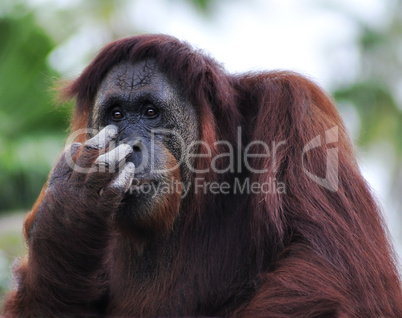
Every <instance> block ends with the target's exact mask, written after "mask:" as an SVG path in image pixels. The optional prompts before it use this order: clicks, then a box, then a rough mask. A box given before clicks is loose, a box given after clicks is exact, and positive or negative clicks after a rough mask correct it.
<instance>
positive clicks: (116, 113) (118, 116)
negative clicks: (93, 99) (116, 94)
mask: <svg viewBox="0 0 402 318" xmlns="http://www.w3.org/2000/svg"><path fill="white" fill-rule="evenodd" d="M110 114H111V117H112V119H113V120H116V121H119V120H122V119H123V118H124V114H123V111H122V110H121V108H120V107H115V108H113V109H112V111H111V113H110Z"/></svg>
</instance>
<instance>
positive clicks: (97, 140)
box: [71, 125, 118, 182]
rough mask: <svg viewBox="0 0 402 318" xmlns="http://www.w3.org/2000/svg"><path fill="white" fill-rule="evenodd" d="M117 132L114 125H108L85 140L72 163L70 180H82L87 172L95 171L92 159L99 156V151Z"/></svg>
mask: <svg viewBox="0 0 402 318" xmlns="http://www.w3.org/2000/svg"><path fill="white" fill-rule="evenodd" d="M117 133H118V129H117V127H116V126H115V125H108V126H106V127H105V128H103V129H102V130H101V131H100V132H99V133H98V134H97V135H96V136H94V137H93V138H91V139H89V140H87V141H86V142H85V144H84V147H82V149H81V152H80V154H79V155H78V159H77V160H76V164H75V165H74V168H73V170H74V171H73V173H72V175H71V178H72V180H74V181H76V182H82V181H83V180H85V177H86V175H87V174H88V173H91V172H94V171H96V169H97V168H96V167H95V168H93V167H92V166H93V163H94V161H95V160H96V158H97V157H98V156H99V153H100V152H102V151H104V149H105V148H106V147H108V146H109V145H110V143H111V142H112V141H113V140H114V139H115V138H116V136H117Z"/></svg>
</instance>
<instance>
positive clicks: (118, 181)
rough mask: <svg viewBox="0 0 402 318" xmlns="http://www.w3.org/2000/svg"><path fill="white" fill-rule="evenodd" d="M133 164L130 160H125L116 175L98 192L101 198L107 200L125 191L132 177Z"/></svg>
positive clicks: (128, 187)
mask: <svg viewBox="0 0 402 318" xmlns="http://www.w3.org/2000/svg"><path fill="white" fill-rule="evenodd" d="M134 172H135V166H134V164H133V163H132V162H127V163H126V164H125V166H124V167H123V169H122V170H121V171H120V173H119V174H118V175H117V177H116V178H115V179H114V180H113V181H112V182H111V183H110V184H108V185H107V186H106V187H104V188H103V189H102V191H101V192H100V195H101V198H102V200H103V201H105V202H109V201H110V200H112V199H113V198H115V197H116V196H117V197H118V196H122V195H123V194H124V193H126V192H127V191H128V190H129V189H130V186H131V184H132V182H133V179H134Z"/></svg>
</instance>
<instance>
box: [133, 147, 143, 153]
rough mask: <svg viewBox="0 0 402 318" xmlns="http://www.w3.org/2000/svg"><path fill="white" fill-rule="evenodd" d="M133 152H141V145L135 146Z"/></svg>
mask: <svg viewBox="0 0 402 318" xmlns="http://www.w3.org/2000/svg"><path fill="white" fill-rule="evenodd" d="M133 150H134V152H141V150H142V149H141V147H140V146H139V145H134V146H133Z"/></svg>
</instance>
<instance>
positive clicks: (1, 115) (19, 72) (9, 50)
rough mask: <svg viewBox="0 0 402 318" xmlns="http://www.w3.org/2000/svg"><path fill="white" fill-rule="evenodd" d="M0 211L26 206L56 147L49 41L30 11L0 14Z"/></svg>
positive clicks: (57, 119)
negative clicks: (2, 15) (26, 12)
mask: <svg viewBox="0 0 402 318" xmlns="http://www.w3.org/2000/svg"><path fill="white" fill-rule="evenodd" d="M0 40H1V45H0V198H1V200H0V213H1V211H4V210H8V209H16V208H29V207H30V206H31V205H32V203H33V202H34V200H35V198H36V197H37V195H38V193H39V191H40V189H41V187H42V185H43V184H44V182H45V180H46V176H47V174H48V173H49V169H50V166H51V164H52V163H53V161H54V159H55V157H56V156H57V152H58V151H59V150H60V149H61V147H62V140H63V136H65V131H66V127H67V125H68V124H67V122H68V110H67V109H66V108H60V109H55V108H54V106H52V93H51V92H50V90H49V87H51V85H52V81H53V80H54V78H56V77H57V76H58V74H56V73H55V71H53V70H52V69H51V68H50V67H49V66H48V64H47V57H48V55H49V53H50V52H51V51H52V50H53V48H54V47H55V44H54V43H53V42H52V41H51V39H50V38H49V37H48V36H47V34H46V33H45V31H44V30H43V29H41V28H40V27H39V26H38V25H37V24H36V23H35V20H34V17H33V16H32V15H30V14H24V15H19V16H18V15H17V16H5V17H1V18H0Z"/></svg>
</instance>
